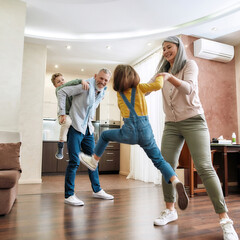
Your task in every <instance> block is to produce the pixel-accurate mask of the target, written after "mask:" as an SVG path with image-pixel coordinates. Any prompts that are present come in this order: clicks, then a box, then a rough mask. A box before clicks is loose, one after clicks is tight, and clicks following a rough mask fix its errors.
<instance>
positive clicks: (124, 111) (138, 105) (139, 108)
mask: <svg viewBox="0 0 240 240" xmlns="http://www.w3.org/2000/svg"><path fill="white" fill-rule="evenodd" d="M162 87H163V77H157V78H156V80H155V81H154V82H152V83H139V84H138V85H137V87H136V95H135V105H134V109H135V112H136V113H137V115H138V116H147V115H148V111H147V103H146V99H145V94H146V93H150V92H153V91H157V90H159V89H161V88H162ZM123 93H124V95H125V96H126V98H127V99H128V101H129V102H131V93H132V88H129V89H127V90H125V91H124V92H123ZM117 97H118V107H119V109H120V111H121V115H122V117H123V118H129V115H130V111H129V109H128V107H127V105H126V104H125V102H124V101H123V99H122V97H121V95H120V94H119V92H118V93H117Z"/></svg>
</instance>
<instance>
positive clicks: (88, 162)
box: [79, 152, 98, 171]
mask: <svg viewBox="0 0 240 240" xmlns="http://www.w3.org/2000/svg"><path fill="white" fill-rule="evenodd" d="M79 158H80V160H81V163H83V164H84V165H85V166H86V167H87V168H89V169H90V170H92V171H95V170H96V168H97V166H98V162H97V161H96V160H95V159H94V157H93V156H89V155H86V154H84V153H82V152H81V153H80V155H79Z"/></svg>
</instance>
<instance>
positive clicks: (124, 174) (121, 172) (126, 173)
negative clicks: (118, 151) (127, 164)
mask: <svg viewBox="0 0 240 240" xmlns="http://www.w3.org/2000/svg"><path fill="white" fill-rule="evenodd" d="M119 174H120V175H123V176H128V174H129V172H123V171H120V172H119Z"/></svg>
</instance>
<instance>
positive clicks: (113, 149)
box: [99, 142, 120, 173]
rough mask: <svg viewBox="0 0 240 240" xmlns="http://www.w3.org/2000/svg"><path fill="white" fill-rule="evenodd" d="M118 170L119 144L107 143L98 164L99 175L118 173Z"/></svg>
mask: <svg viewBox="0 0 240 240" xmlns="http://www.w3.org/2000/svg"><path fill="white" fill-rule="evenodd" d="M119 170H120V144H119V143H114V142H109V144H108V146H107V148H106V149H105V151H104V153H103V155H102V157H101V159H100V162H99V173H119Z"/></svg>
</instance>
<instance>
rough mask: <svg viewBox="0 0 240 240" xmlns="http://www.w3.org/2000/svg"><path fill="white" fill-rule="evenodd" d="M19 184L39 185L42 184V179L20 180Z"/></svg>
mask: <svg viewBox="0 0 240 240" xmlns="http://www.w3.org/2000/svg"><path fill="white" fill-rule="evenodd" d="M18 183H19V184H39V183H42V179H19V181H18Z"/></svg>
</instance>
